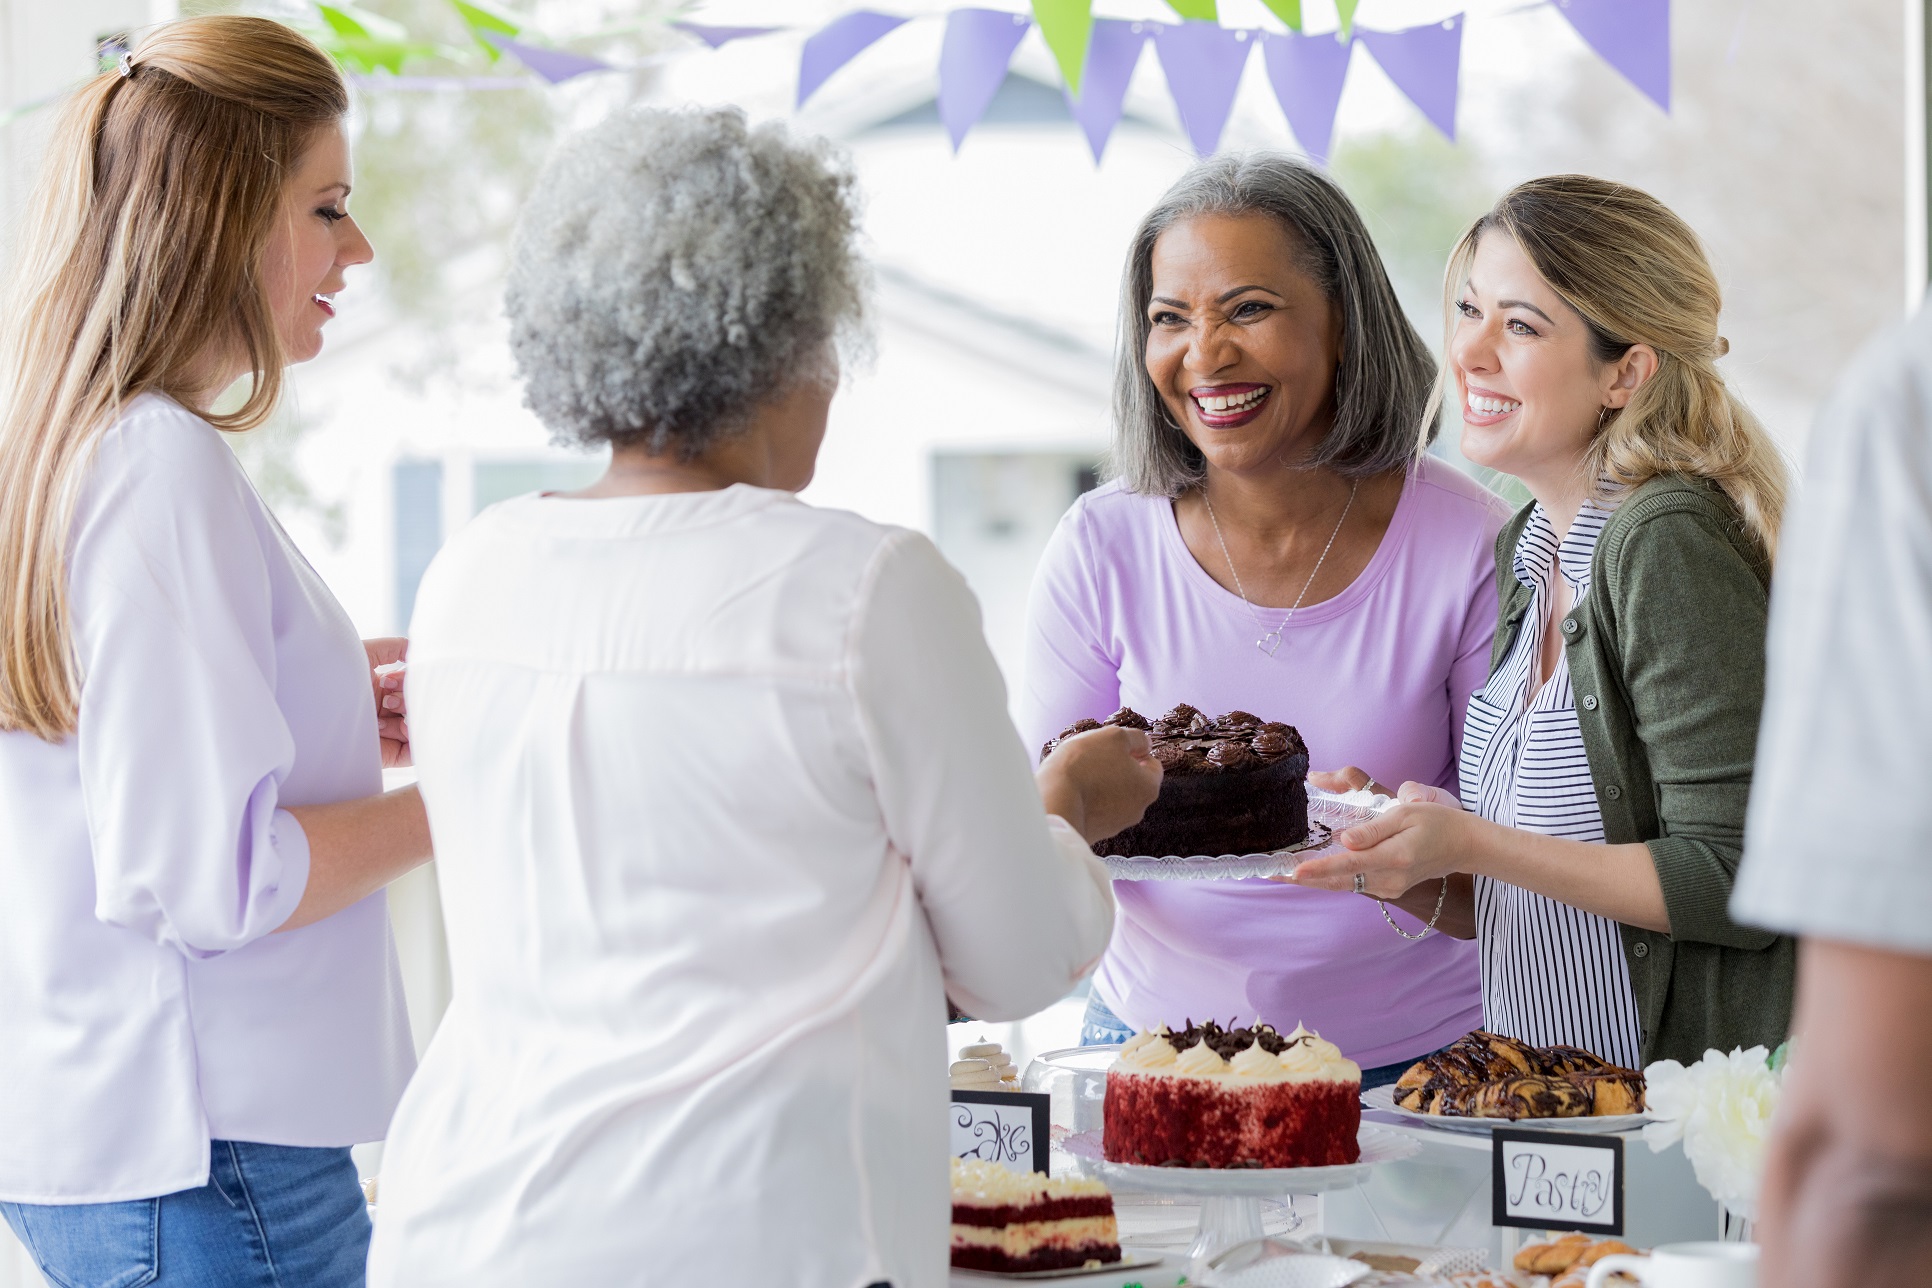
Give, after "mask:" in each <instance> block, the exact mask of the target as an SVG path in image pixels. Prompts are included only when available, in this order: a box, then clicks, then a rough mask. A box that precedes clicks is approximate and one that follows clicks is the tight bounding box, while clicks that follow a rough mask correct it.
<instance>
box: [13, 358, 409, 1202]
mask: <svg viewBox="0 0 1932 1288" xmlns="http://www.w3.org/2000/svg"><path fill="white" fill-rule="evenodd" d="M67 566H68V594H69V599H68V603H69V612H70V620H71V623H72V630H73V640H74V655H75V660H76V662H77V663H78V668H79V671H80V677H81V682H80V719H79V728H78V729H77V730H76V731H75V732H74V733H73V734H72V735H70V736H69V737H67V738H65V739H63V740H62V741H60V742H43V741H41V740H40V739H39V738H36V737H35V736H34V735H32V734H30V733H25V732H12V733H0V1201H13V1202H22V1203H104V1202H112V1201H117V1200H125V1199H139V1198H149V1197H152V1196H155V1195H159V1194H168V1193H172V1192H174V1191H176V1190H183V1189H190V1188H194V1187H197V1186H200V1185H202V1184H203V1183H205V1182H206V1180H207V1177H208V1156H209V1141H210V1140H211V1139H230V1140H247V1141H259V1142H263V1143H266V1144H274V1145H311V1146H314V1145H327V1146H338V1145H349V1144H354V1143H356V1142H360V1141H370V1140H379V1139H381V1138H382V1135H383V1132H384V1131H385V1129H386V1128H387V1126H388V1123H389V1116H390V1114H391V1113H392V1112H393V1111H394V1109H395V1106H396V1102H397V1100H398V1099H399V1098H400V1097H401V1094H402V1087H403V1084H404V1082H406V1081H407V1080H408V1077H409V1074H410V1072H411V1071H412V1070H413V1068H414V1067H415V1052H414V1050H413V1047H412V1045H411V1042H410V1037H409V1024H408V1017H407V1015H406V1013H405V1011H404V1005H403V994H402V985H401V976H400V973H399V972H398V969H397V963H396V954H395V949H394V947H393V945H392V944H391V942H390V935H389V915H388V909H387V905H386V903H385V901H384V898H383V895H382V894H381V893H380V892H378V893H376V894H373V895H370V896H369V897H368V898H366V899H363V900H361V901H360V902H358V903H356V904H353V905H351V906H350V907H348V908H345V909H344V910H342V911H341V912H338V913H336V914H335V915H334V916H332V917H326V918H324V919H322V920H321V921H318V922H316V923H314V924H313V925H310V926H306V927H303V928H302V929H300V930H292V931H290V932H288V933H287V934H274V933H272V932H273V931H275V930H276V928H277V927H279V926H280V925H281V924H282V923H283V922H284V921H286V920H287V919H288V917H289V914H290V913H292V912H293V911H294V910H295V907H296V905H297V904H298V903H300V902H301V899H302V892H303V890H304V889H306V887H307V884H308V877H309V846H308V840H307V837H306V835H305V834H304V833H303V831H302V825H301V824H300V823H299V822H298V821H297V820H296V818H295V816H294V815H293V814H291V813H289V810H288V807H289V806H291V805H296V806H300V805H318V804H325V803H328V802H332V801H340V800H347V799H351V798H354V797H360V796H369V795H373V794H374V793H376V792H379V791H381V790H382V762H381V752H380V749H379V743H378V740H377V735H376V707H375V697H374V694H373V693H372V691H371V687H370V682H369V660H368V657H367V655H366V654H365V653H364V652H363V648H362V644H361V641H360V640H359V639H358V638H357V635H356V630H355V627H354V625H353V624H352V623H351V622H350V620H349V618H348V615H347V614H345V613H344V612H343V611H342V608H341V606H340V605H339V604H338V603H337V602H336V600H335V597H334V596H333V595H331V594H330V593H329V590H328V588H327V586H325V585H324V584H323V582H322V579H321V578H320V577H319V576H317V575H316V573H315V571H314V569H312V568H310V567H309V565H308V563H307V561H306V560H304V559H303V558H302V555H301V554H300V552H299V551H297V550H296V548H295V545H294V543H292V542H291V541H290V540H289V539H288V537H287V535H286V534H284V533H283V531H282V529H281V527H280V525H279V524H277V523H276V521H275V519H274V517H273V516H272V515H271V514H270V513H269V511H268V508H267V507H266V506H265V505H264V504H263V503H262V500H261V498H260V497H259V496H257V495H256V493H255V489H254V488H253V487H252V486H250V484H249V481H248V477H247V475H245V474H244V473H243V472H242V470H241V467H240V465H239V464H238V463H237V462H236V460H235V457H234V454H233V453H232V452H230V451H229V450H228V447H227V445H226V444H224V443H223V442H222V441H221V435H220V433H219V432H218V431H217V430H216V429H215V427H214V426H213V425H211V424H209V423H208V422H207V421H205V420H203V419H202V418H201V417H199V416H197V415H195V414H194V413H193V412H191V411H189V410H187V409H186V408H183V407H182V406H180V405H179V404H177V403H175V402H172V401H170V400H168V399H166V398H162V397H158V396H156V395H152V394H148V395H143V396H142V397H140V398H137V399H135V400H134V401H132V402H130V403H129V404H128V405H127V407H126V408H125V410H124V412H123V414H122V415H121V417H120V419H119V420H117V421H116V422H115V423H114V424H113V425H111V426H109V427H108V429H107V430H106V431H105V432H104V434H103V435H102V437H101V440H100V442H99V443H98V444H97V446H96V448H95V451H94V457H93V462H92V465H91V466H90V468H89V471H88V475H87V478H86V480H85V483H84V486H83V487H82V489H81V493H80V496H79V498H78V503H77V505H76V508H75V514H74V518H73V524H72V528H71V537H70V540H69V543H68V550H67Z"/></svg>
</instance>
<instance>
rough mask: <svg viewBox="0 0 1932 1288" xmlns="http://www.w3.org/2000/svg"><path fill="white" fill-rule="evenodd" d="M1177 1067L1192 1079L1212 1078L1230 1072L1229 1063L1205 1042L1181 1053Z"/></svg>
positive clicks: (1197, 1043)
mask: <svg viewBox="0 0 1932 1288" xmlns="http://www.w3.org/2000/svg"><path fill="white" fill-rule="evenodd" d="M1175 1065H1176V1067H1177V1068H1178V1069H1179V1070H1180V1072H1182V1073H1184V1074H1186V1075H1187V1076H1188V1077H1190V1078H1211V1077H1213V1076H1214V1075H1215V1074H1217V1073H1226V1072H1227V1071H1228V1062H1227V1061H1226V1060H1223V1059H1222V1058H1221V1057H1220V1055H1219V1054H1218V1053H1216V1052H1215V1050H1214V1049H1213V1048H1212V1047H1210V1046H1208V1044H1207V1043H1205V1042H1196V1043H1195V1044H1194V1045H1193V1046H1191V1047H1189V1048H1188V1049H1187V1050H1185V1051H1183V1052H1181V1058H1180V1059H1179V1060H1177V1061H1175Z"/></svg>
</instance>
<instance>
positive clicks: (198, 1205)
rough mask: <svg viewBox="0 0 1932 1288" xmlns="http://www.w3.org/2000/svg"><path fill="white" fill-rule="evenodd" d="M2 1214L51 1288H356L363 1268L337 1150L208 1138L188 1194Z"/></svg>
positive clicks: (360, 1228) (364, 1245) (359, 1219)
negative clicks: (198, 1176)
mask: <svg viewBox="0 0 1932 1288" xmlns="http://www.w3.org/2000/svg"><path fill="white" fill-rule="evenodd" d="M0 1216H4V1217H6V1219H7V1224H8V1225H10V1226H12V1227H13V1232H14V1233H15V1234H17V1235H19V1236H20V1241H21V1242H22V1243H23V1244H25V1245H26V1247H27V1251H28V1252H29V1253H30V1254H32V1256H33V1259H34V1262H35V1264H37V1265H38V1266H39V1267H40V1273H42V1274H43V1275H45V1276H47V1281H48V1282H49V1283H50V1284H53V1285H54V1286H55V1288H362V1283H363V1267H364V1263H365V1262H366V1261H367V1260H368V1258H369V1212H368V1209H367V1208H366V1207H365V1206H364V1204H363V1201H362V1186H361V1185H360V1184H358V1183H357V1180H356V1168H355V1164H354V1163H353V1162H351V1161H350V1159H349V1151H348V1150H347V1149H304V1148H299V1147H296V1146H293V1145H255V1144H250V1143H248V1142H245V1141H233V1140H218V1141H214V1142H212V1144H211V1146H210V1150H209V1161H208V1183H207V1184H206V1185H204V1186H202V1187H201V1188H200V1189H198V1190H182V1191H180V1192H179V1193H176V1194H164V1195H162V1196H161V1197H159V1198H152V1199H134V1200H131V1201H129V1202H126V1203H76V1204H72V1205H47V1204H39V1203H0Z"/></svg>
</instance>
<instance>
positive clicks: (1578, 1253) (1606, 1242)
mask: <svg viewBox="0 0 1932 1288" xmlns="http://www.w3.org/2000/svg"><path fill="white" fill-rule="evenodd" d="M1636 1251H1637V1250H1636V1249H1635V1248H1633V1247H1631V1246H1630V1245H1629V1244H1627V1243H1623V1242H1620V1241H1618V1240H1616V1239H1593V1238H1591V1237H1590V1236H1589V1235H1587V1234H1566V1235H1564V1236H1562V1237H1561V1238H1557V1239H1551V1240H1549V1241H1548V1242H1545V1243H1531V1244H1526V1245H1524V1247H1523V1248H1521V1249H1520V1250H1519V1251H1518V1252H1517V1253H1516V1262H1515V1265H1516V1268H1517V1269H1518V1270H1520V1271H1522V1272H1523V1273H1524V1274H1526V1275H1548V1276H1550V1277H1551V1278H1552V1279H1553V1280H1554V1281H1555V1282H1554V1283H1552V1284H1551V1288H1559V1286H1560V1288H1572V1281H1574V1288H1582V1285H1583V1282H1584V1280H1585V1279H1586V1278H1587V1277H1588V1275H1589V1273H1590V1267H1591V1266H1594V1265H1595V1264H1597V1262H1599V1261H1601V1260H1603V1259H1604V1258H1605V1257H1608V1256H1614V1255H1616V1254H1617V1253H1624V1254H1629V1253H1634V1252H1636Z"/></svg>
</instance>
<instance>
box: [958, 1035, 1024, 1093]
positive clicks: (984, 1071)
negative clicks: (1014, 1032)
mask: <svg viewBox="0 0 1932 1288" xmlns="http://www.w3.org/2000/svg"><path fill="white" fill-rule="evenodd" d="M951 1074H952V1082H953V1090H954V1091H1018V1090H1019V1089H1020V1071H1019V1070H1018V1069H1016V1068H1014V1067H1013V1058H1012V1057H1011V1056H1009V1055H1007V1054H1006V1051H1005V1050H1004V1049H1003V1048H1002V1047H1001V1046H1000V1044H999V1043H997V1042H975V1043H973V1044H972V1045H971V1046H963V1047H961V1048H960V1049H959V1059H957V1060H955V1061H953V1066H952V1070H951Z"/></svg>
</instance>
